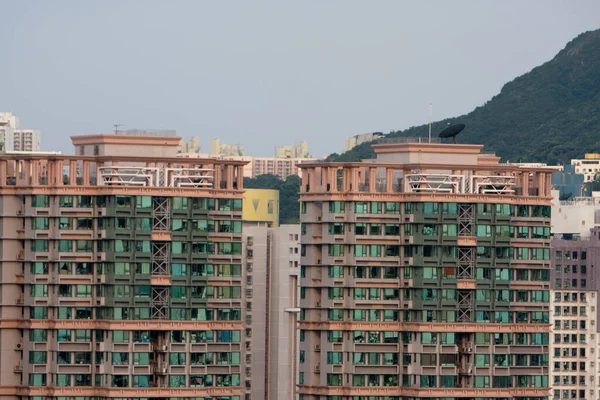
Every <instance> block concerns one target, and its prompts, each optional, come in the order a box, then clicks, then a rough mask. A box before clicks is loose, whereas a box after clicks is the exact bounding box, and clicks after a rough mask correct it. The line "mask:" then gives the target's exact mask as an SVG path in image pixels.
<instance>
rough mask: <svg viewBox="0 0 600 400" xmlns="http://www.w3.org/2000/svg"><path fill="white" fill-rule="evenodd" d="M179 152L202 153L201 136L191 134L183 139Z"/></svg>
mask: <svg viewBox="0 0 600 400" xmlns="http://www.w3.org/2000/svg"><path fill="white" fill-rule="evenodd" d="M177 153H182V154H187V153H200V137H198V136H191V137H189V138H188V139H187V140H185V139H181V142H179V147H178V149H177Z"/></svg>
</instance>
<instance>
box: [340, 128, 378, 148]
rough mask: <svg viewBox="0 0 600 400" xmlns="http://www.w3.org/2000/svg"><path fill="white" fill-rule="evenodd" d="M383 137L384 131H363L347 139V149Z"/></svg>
mask: <svg viewBox="0 0 600 400" xmlns="http://www.w3.org/2000/svg"><path fill="white" fill-rule="evenodd" d="M381 137H383V133H382V132H374V133H363V134H362V135H354V136H352V137H351V138H348V139H346V151H348V150H352V149H353V148H355V147H356V146H358V145H359V144H361V143H366V142H372V141H373V140H376V139H379V138H381Z"/></svg>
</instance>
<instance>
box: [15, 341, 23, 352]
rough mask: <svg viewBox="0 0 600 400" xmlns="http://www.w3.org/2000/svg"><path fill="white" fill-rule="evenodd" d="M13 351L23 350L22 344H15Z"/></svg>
mask: <svg viewBox="0 0 600 400" xmlns="http://www.w3.org/2000/svg"><path fill="white" fill-rule="evenodd" d="M15 350H23V343H17V344H16V345H15Z"/></svg>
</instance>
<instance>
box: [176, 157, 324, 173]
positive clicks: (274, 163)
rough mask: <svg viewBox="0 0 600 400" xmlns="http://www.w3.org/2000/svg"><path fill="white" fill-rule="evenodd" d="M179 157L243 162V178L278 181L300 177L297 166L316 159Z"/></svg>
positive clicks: (299, 170)
mask: <svg viewBox="0 0 600 400" xmlns="http://www.w3.org/2000/svg"><path fill="white" fill-rule="evenodd" d="M179 157H186V158H192V157H198V158H221V159H224V160H237V161H245V162H246V165H245V166H244V176H245V177H247V178H256V177H257V176H259V175H266V174H269V175H276V176H278V177H279V178H280V179H283V180H285V179H287V177H288V176H291V175H297V176H300V177H301V176H302V170H301V169H300V168H299V167H298V164H300V163H303V162H306V161H315V160H316V158H276V157H250V156H216V155H211V154H205V153H199V154H193V153H187V154H184V153H181V154H179Z"/></svg>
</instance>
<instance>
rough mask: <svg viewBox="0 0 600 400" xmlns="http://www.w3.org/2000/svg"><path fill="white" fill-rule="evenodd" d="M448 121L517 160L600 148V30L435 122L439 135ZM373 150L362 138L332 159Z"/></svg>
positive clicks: (423, 130)
mask: <svg viewBox="0 0 600 400" xmlns="http://www.w3.org/2000/svg"><path fill="white" fill-rule="evenodd" d="M449 122H452V123H464V124H465V125H466V126H467V127H466V129H465V130H464V131H463V132H462V133H461V134H460V135H459V136H458V141H459V143H482V144H484V145H485V150H486V151H495V152H496V154H497V155H499V156H501V157H502V158H503V159H504V160H510V161H513V162H516V161H523V162H526V161H527V162H548V163H568V162H569V160H570V159H571V158H577V157H580V156H582V155H583V154H584V153H589V152H599V151H600V30H596V31H591V32H586V33H583V34H581V35H579V36H578V37H577V38H575V39H574V40H572V41H571V42H570V43H569V44H567V46H566V47H565V48H564V49H563V50H561V51H560V52H559V53H558V54H557V55H556V56H555V57H554V58H553V59H552V60H551V61H549V62H547V63H545V64H543V65H541V66H539V67H536V68H534V69H533V70H531V71H530V72H528V73H526V74H524V75H522V76H520V77H518V78H516V79H514V80H513V81H511V82H509V83H507V84H506V85H504V87H503V88H502V90H501V91H500V93H499V94H498V95H496V96H494V97H493V98H492V99H491V100H489V101H488V102H486V103H485V104H484V105H483V106H480V107H477V108H476V109H474V110H473V111H471V112H470V113H468V114H466V115H461V116H459V117H456V118H452V119H448V120H443V121H438V122H435V123H434V124H433V129H432V132H434V133H435V134H436V135H437V133H438V132H439V131H441V130H442V129H444V128H445V127H446V126H447V124H448V123H449ZM427 132H428V127H427V125H422V126H417V127H412V128H409V129H406V130H404V131H398V132H391V133H389V134H388V135H386V138H393V137H406V136H422V137H425V136H427ZM372 156H373V151H372V149H371V146H370V144H368V143H367V144H362V145H360V146H357V147H356V148H354V149H352V150H351V151H349V152H346V153H343V154H341V155H338V154H332V155H331V156H329V158H328V160H331V161H355V160H359V159H363V158H370V157H372Z"/></svg>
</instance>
